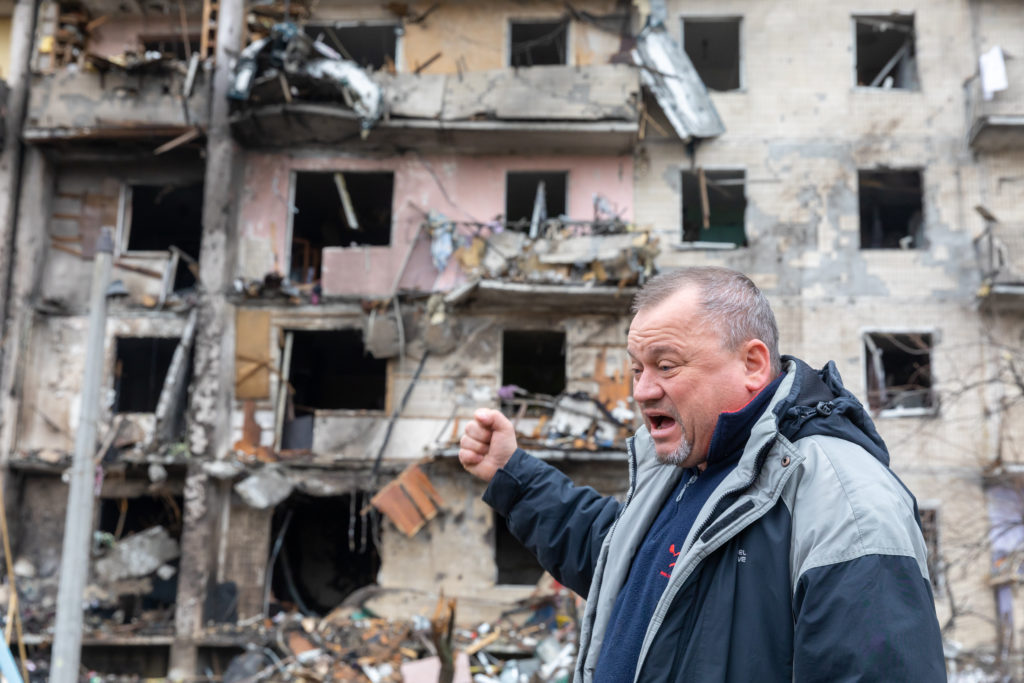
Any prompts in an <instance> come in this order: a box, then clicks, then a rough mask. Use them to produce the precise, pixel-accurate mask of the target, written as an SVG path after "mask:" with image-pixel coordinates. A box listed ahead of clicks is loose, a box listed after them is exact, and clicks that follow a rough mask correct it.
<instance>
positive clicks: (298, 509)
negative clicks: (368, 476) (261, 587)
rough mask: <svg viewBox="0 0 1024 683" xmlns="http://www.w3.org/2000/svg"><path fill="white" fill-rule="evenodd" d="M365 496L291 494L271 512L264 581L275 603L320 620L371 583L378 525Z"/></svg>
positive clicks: (377, 563) (355, 493) (376, 558)
mask: <svg viewBox="0 0 1024 683" xmlns="http://www.w3.org/2000/svg"><path fill="white" fill-rule="evenodd" d="M369 502H370V496H369V495H368V494H366V493H365V492H363V491H353V492H352V493H348V494H346V495H343V496H331V497H323V498H318V497H313V496H308V495H305V494H302V493H293V494H292V495H291V496H289V498H288V499H287V500H286V501H285V502H283V503H281V504H280V505H278V506H277V508H276V509H275V510H274V520H273V523H272V527H271V533H272V538H273V539H274V541H273V542H272V543H271V546H270V552H271V556H270V560H271V565H270V566H271V576H269V577H268V578H267V580H268V581H269V582H270V587H271V590H272V591H273V594H274V596H275V597H276V598H277V600H278V603H279V604H280V603H290V604H291V605H294V606H296V607H298V608H299V609H300V610H301V611H302V612H303V613H304V614H326V613H327V612H329V611H330V610H331V609H333V608H334V607H337V606H338V605H340V604H341V602H342V600H344V599H345V598H346V597H348V595H349V594H350V593H352V592H353V591H355V590H357V589H359V588H362V587H364V586H368V585H370V584H374V583H376V582H377V573H378V572H379V571H380V556H379V555H378V552H377V545H376V542H375V540H374V539H375V538H377V535H378V532H379V521H378V518H377V517H376V515H375V514H373V513H372V512H371V513H364V512H363V511H364V509H365V508H367V507H368V505H369Z"/></svg>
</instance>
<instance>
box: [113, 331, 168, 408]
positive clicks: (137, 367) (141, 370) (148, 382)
mask: <svg viewBox="0 0 1024 683" xmlns="http://www.w3.org/2000/svg"><path fill="white" fill-rule="evenodd" d="M179 341H180V340H179V339H178V338H177V337H118V338H117V344H116V346H117V349H116V354H117V356H116V360H115V366H114V393H115V396H114V412H115V413H152V412H154V411H155V410H156V405H157V403H158V402H159V400H160V392H161V391H162V390H163V388H164V380H165V379H166V378H167V369H168V368H169V367H170V366H171V359H172V358H173V357H174V350H175V349H176V348H177V347H178V342H179Z"/></svg>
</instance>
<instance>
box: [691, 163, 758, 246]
mask: <svg viewBox="0 0 1024 683" xmlns="http://www.w3.org/2000/svg"><path fill="white" fill-rule="evenodd" d="M745 188H746V173H745V172H744V171H705V170H703V169H697V170H696V171H683V241H684V242H721V243H732V244H735V245H737V246H740V247H745V246H747V235H746V230H745V227H744V226H745V222H746V213H747V194H746V189H745Z"/></svg>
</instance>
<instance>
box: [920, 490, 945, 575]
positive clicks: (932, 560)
mask: <svg viewBox="0 0 1024 683" xmlns="http://www.w3.org/2000/svg"><path fill="white" fill-rule="evenodd" d="M918 512H920V513H921V532H922V534H923V535H924V544H925V547H927V548H928V577H929V578H930V579H931V582H932V591H938V590H939V587H940V585H941V579H942V573H941V572H942V561H941V560H940V559H939V511H938V510H937V509H936V508H926V507H922V508H920V509H919V510H918Z"/></svg>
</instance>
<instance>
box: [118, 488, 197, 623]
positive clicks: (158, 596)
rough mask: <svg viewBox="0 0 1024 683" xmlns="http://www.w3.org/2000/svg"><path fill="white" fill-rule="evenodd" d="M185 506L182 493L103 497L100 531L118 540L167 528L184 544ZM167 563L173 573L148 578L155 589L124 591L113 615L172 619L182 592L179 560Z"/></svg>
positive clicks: (135, 619)
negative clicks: (182, 536)
mask: <svg viewBox="0 0 1024 683" xmlns="http://www.w3.org/2000/svg"><path fill="white" fill-rule="evenodd" d="M183 505H184V498H183V497H182V496H175V495H170V494H165V495H156V496H139V497H136V498H103V499H101V501H100V506H99V525H98V530H99V531H100V532H101V534H102V537H103V538H105V539H109V540H112V541H113V542H114V543H117V542H118V541H121V540H122V539H124V538H126V537H129V536H132V535H133V534H137V533H139V532H142V531H146V530H147V529H151V528H153V527H163V528H164V529H165V530H166V531H167V535H168V536H170V537H171V538H173V539H174V540H175V541H178V542H179V543H180V541H181V530H182V512H181V511H182V506H183ZM107 534H109V536H107ZM106 542H108V541H103V543H106ZM167 565H168V566H169V567H170V568H171V569H173V573H172V572H171V571H156V572H154V573H153V574H151V575H150V576H149V577H148V582H149V585H151V586H152V588H151V590H149V591H147V592H144V593H125V594H121V595H120V596H119V597H118V604H117V606H116V608H112V609H111V611H112V614H111V616H115V615H116V616H118V617H119V620H120V623H122V624H131V623H137V622H140V621H145V622H147V623H155V622H163V623H170V622H172V621H173V619H174V609H173V608H174V604H175V601H176V600H177V595H178V571H177V570H178V560H177V559H173V560H169V561H168V562H167ZM144 615H145V616H144ZM99 616H102V614H100V615H99Z"/></svg>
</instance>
